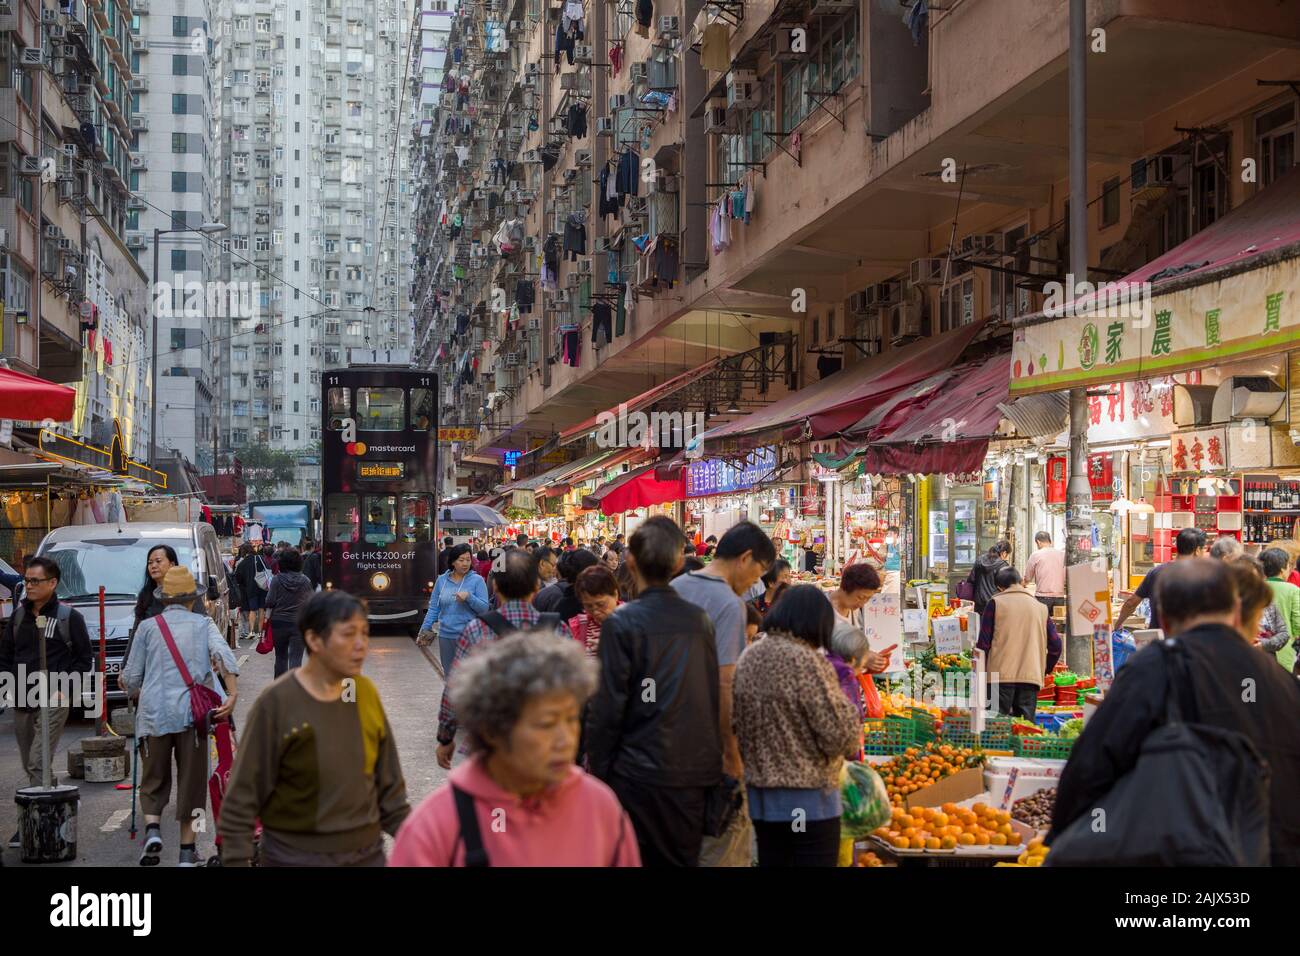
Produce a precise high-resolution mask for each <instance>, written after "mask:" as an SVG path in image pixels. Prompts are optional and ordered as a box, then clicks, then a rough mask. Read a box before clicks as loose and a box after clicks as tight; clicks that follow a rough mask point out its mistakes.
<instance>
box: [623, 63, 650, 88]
mask: <svg viewBox="0 0 1300 956" xmlns="http://www.w3.org/2000/svg"><path fill="white" fill-rule="evenodd" d="M627 75H628V76H630V77H631V78H632V82H633V83H634V84H636V83H644V82H646V76H647V70H646V62H645V60H637V61H636V62H635V63H630V64H628V68H627Z"/></svg>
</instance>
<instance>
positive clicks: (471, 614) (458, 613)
mask: <svg viewBox="0 0 1300 956" xmlns="http://www.w3.org/2000/svg"><path fill="white" fill-rule="evenodd" d="M448 557H449V558H450V561H449V563H448V566H447V570H446V571H445V572H444V573H443V574H441V575H439V576H438V580H437V581H435V582H434V584H433V594H431V595H430V596H429V610H428V613H426V614H425V615H424V622H423V623H422V624H421V625H420V633H419V635H418V636H417V637H416V643H418V644H420V645H421V646H427V645H429V644H431V643H432V642H433V637H434V634H435V633H436V634H437V636H438V662H439V663H440V664H441V665H442V672H443V674H444V675H445V674H449V673H450V672H451V659H452V655H454V654H455V653H456V641H457V640H458V639H459V638H460V632H461V631H463V630H464V629H465V625H466V624H468V623H469V622H470V621H472V620H474V618H476V617H479V616H481V615H483V614H486V613H487V612H488V611H489V610H491V606H490V605H489V604H488V592H487V582H486V581H484V580H483V579H482V578H481V577H479V576H478V575H477V574H475V573H474V572H473V571H472V570H471V569H470V565H471V563H472V562H471V560H470V551H469V545H465V544H460V545H456V546H455V547H454V548H452V549H451V551H450V552H449V555H448ZM435 626H436V627H437V631H436V632H435V631H434V627H435Z"/></svg>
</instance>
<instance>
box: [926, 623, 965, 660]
mask: <svg viewBox="0 0 1300 956" xmlns="http://www.w3.org/2000/svg"><path fill="white" fill-rule="evenodd" d="M930 627H931V628H933V630H934V652H935V653H936V654H960V653H961V622H960V621H958V620H957V618H956V617H936V618H932V619H931V621H930Z"/></svg>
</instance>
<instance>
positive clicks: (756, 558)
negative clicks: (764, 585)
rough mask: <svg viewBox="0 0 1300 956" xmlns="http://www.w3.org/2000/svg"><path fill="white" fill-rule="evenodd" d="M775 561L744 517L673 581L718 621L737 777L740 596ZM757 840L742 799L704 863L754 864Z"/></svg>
mask: <svg viewBox="0 0 1300 956" xmlns="http://www.w3.org/2000/svg"><path fill="white" fill-rule="evenodd" d="M775 563H776V550H775V549H774V548H773V547H772V539H771V538H769V537H768V535H767V532H766V531H764V530H763V529H762V528H760V527H759V526H758V525H756V524H754V523H753V522H752V521H741V522H740V523H738V524H736V525H733V526H732V527H731V528H729V529H728V530H727V531H726V533H725V534H723V536H722V538H721V540H719V541H718V542H717V544H716V546H715V550H714V556H713V560H712V561H710V562H709V563H708V565H707V566H706V567H704V568H703V569H701V570H699V571H689V572H687V573H686V574H683V575H679V576H678V577H676V578H674V579H673V582H672V587H673V590H675V591H676V592H677V593H678V594H680V595H681V596H682V597H683V598H685V599H686V600H687V601H690V602H691V603H692V604H694V605H695V606H696V607H698V608H700V609H701V610H702V611H704V613H705V614H707V615H708V617H709V620H711V621H712V622H713V639H714V645H715V647H716V649H717V657H718V692H719V695H720V696H719V701H720V707H719V711H718V714H719V726H720V730H721V733H722V770H723V772H724V773H726V774H727V775H728V776H730V777H732V778H733V779H735V780H743V779H744V765H743V763H742V761H741V758H740V746H739V744H738V743H737V742H736V734H735V731H734V729H733V727H732V710H731V685H732V681H733V679H734V678H735V674H736V662H737V661H739V660H740V655H741V652H743V651H744V650H745V620H746V616H745V602H744V600H743V599H742V598H741V595H743V594H747V593H748V592H749V590H750V588H752V587H753V586H754V585H755V584H757V583H758V582H759V579H760V578H762V576H763V575H764V574H766V573H767V571H768V569H769V568H771V567H772V565H773V564H775ZM742 794H743V791H742ZM743 799H744V798H743V796H742V801H743ZM753 842H754V835H753V830H752V828H751V827H750V823H749V815H748V814H747V813H746V812H745V808H744V804H743V802H742V805H741V808H740V811H739V812H738V813H736V814H734V815H733V816H732V821H731V827H730V828H729V829H728V830H727V832H726V833H724V834H723V835H722V836H721V837H711V836H706V837H705V838H704V843H703V846H702V848H701V856H700V866H749V865H750V863H751V862H752V861H753Z"/></svg>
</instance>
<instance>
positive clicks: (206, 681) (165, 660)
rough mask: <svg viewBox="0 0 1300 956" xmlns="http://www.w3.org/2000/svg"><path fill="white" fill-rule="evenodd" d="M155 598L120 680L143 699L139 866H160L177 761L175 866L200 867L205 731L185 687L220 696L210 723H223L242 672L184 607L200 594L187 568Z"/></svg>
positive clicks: (205, 624) (217, 636) (213, 631)
mask: <svg viewBox="0 0 1300 956" xmlns="http://www.w3.org/2000/svg"><path fill="white" fill-rule="evenodd" d="M154 594H155V597H157V599H158V600H159V601H160V602H161V603H162V605H163V611H162V613H161V614H159V615H157V616H156V617H151V618H146V619H145V620H143V621H141V622H140V627H139V629H138V630H137V631H136V633H135V640H134V641H133V642H132V644H131V654H130V656H129V657H128V658H127V662H126V666H125V667H124V668H123V669H122V676H121V679H120V683H121V685H122V688H123V689H124V690H125V691H126V692H127V693H128V694H134V693H137V692H138V693H139V695H140V699H139V703H138V707H137V710H136V717H135V734H136V737H137V738H138V739H139V740H140V754H141V756H140V791H139V792H140V805H141V807H142V808H143V809H144V825H145V839H144V849H143V852H142V853H141V854H140V865H141V866H157V864H158V860H159V857H160V856H161V854H162V832H161V820H162V812H163V810H164V809H166V807H167V801H168V799H169V798H170V796H171V789H172V763H173V761H174V762H175V764H176V819H177V821H178V822H179V823H180V830H181V836H180V839H181V845H180V858H179V861H178V865H179V866H198V865H199V862H198V860H199V858H198V854H197V852H196V848H195V844H194V830H195V827H194V824H195V820H196V818H197V817H198V816H200V815H201V814H202V813H203V812H204V810H205V808H206V806H207V780H208V733H207V728H206V727H196V726H195V723H194V715H193V713H192V712H191V707H190V693H189V685H190V682H191V681H192V682H194V683H198V684H203V685H205V686H207V687H210V688H212V689H213V690H215V691H216V692H217V694H218V696H222V697H224V699H223V701H222V704H221V706H220V707H218V708H217V709H216V710H214V711H213V712H212V717H213V718H214V719H217V720H222V719H225V718H226V717H228V716H229V715H230V714H231V712H232V711H233V710H234V709H235V692H236V685H237V683H238V681H237V675H238V674H239V668H238V666H237V665H236V663H235V655H234V654H233V653H232V652H231V650H230V646H229V645H228V644H227V643H226V641H225V639H224V638H223V637H222V636H221V632H220V631H219V630H217V625H216V624H215V623H214V622H213V620H212V618H210V617H206V616H205V615H202V614H195V613H193V612H192V611H189V610H187V609H186V605H187V604H189V603H190V602H192V601H194V600H195V599H196V598H200V597H202V596H203V592H202V590H201V589H200V588H199V586H198V584H197V583H196V582H195V580H194V575H193V574H191V573H190V572H189V570H188V569H187V568H184V567H174V568H171V569H169V570H168V571H167V573H166V574H165V575H163V579H162V586H161V587H159V588H158V590H157V591H155V592H154ZM214 660H217V661H220V663H221V666H222V668H223V670H224V674H225V678H226V681H227V685H228V686H227V687H226V688H225V689H224V692H223V688H222V685H221V681H219V680H218V679H217V675H216V674H215V673H214V672H213V661H214ZM182 665H183V666H182ZM182 671H184V673H182ZM195 811H199V812H198V813H196V812H195Z"/></svg>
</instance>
